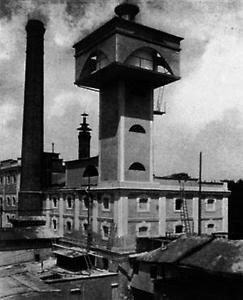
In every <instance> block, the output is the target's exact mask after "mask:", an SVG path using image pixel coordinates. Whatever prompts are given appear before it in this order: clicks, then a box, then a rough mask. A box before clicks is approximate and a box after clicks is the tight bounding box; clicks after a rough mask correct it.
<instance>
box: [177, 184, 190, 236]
mask: <svg viewBox="0 0 243 300" xmlns="http://www.w3.org/2000/svg"><path fill="white" fill-rule="evenodd" d="M179 183H180V198H181V201H182V203H181V222H182V224H183V225H184V232H185V234H186V235H191V234H192V229H191V224H190V220H189V214H188V208H187V201H186V198H185V189H184V185H185V182H184V181H183V180H180V181H179Z"/></svg>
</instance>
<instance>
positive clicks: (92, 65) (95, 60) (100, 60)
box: [81, 50, 109, 77]
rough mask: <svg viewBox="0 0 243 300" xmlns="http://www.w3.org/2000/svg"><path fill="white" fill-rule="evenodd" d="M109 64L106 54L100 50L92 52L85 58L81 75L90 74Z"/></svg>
mask: <svg viewBox="0 0 243 300" xmlns="http://www.w3.org/2000/svg"><path fill="white" fill-rule="evenodd" d="M108 64H109V59H108V57H107V56H106V54H105V53H104V52H102V51H100V50H97V51H95V52H93V53H92V54H91V55H90V56H89V58H88V59H87V61H86V63H85V65H84V67H83V70H82V74H81V77H87V76H89V75H90V74H92V73H94V72H96V71H98V70H100V69H102V68H104V67H105V66H107V65H108Z"/></svg>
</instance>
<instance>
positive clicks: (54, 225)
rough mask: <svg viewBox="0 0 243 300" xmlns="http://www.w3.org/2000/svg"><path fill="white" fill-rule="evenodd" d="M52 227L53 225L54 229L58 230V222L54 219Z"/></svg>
mask: <svg viewBox="0 0 243 300" xmlns="http://www.w3.org/2000/svg"><path fill="white" fill-rule="evenodd" d="M52 225H53V229H54V230H56V229H57V220H55V219H53V220H52Z"/></svg>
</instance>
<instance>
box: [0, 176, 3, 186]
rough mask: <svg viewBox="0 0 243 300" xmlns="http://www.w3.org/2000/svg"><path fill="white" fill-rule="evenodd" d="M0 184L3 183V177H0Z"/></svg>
mask: <svg viewBox="0 0 243 300" xmlns="http://www.w3.org/2000/svg"><path fill="white" fill-rule="evenodd" d="M0 184H3V177H2V176H1V177H0Z"/></svg>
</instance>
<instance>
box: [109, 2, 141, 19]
mask: <svg viewBox="0 0 243 300" xmlns="http://www.w3.org/2000/svg"><path fill="white" fill-rule="evenodd" d="M114 11H115V13H116V14H117V15H118V16H119V17H120V18H123V19H126V20H129V21H133V20H134V19H135V16H136V15H137V14H138V13H139V7H138V6H137V5H136V4H132V3H129V2H123V3H121V4H120V5H118V6H116V7H115V10H114Z"/></svg>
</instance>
